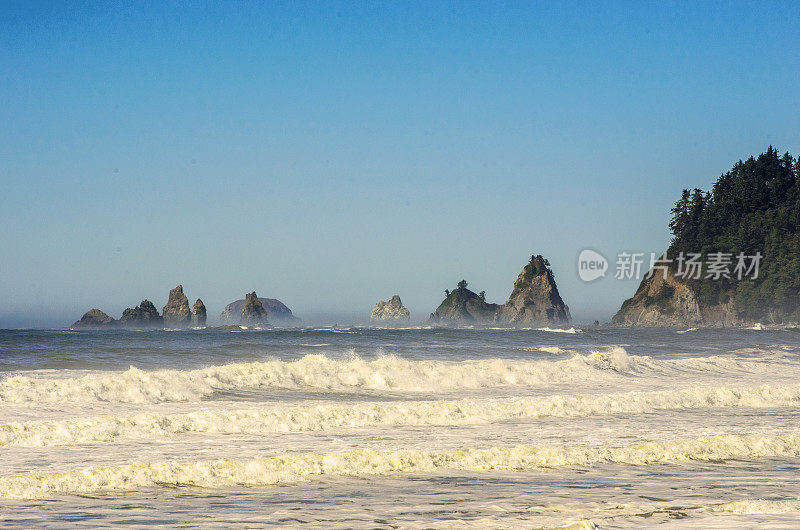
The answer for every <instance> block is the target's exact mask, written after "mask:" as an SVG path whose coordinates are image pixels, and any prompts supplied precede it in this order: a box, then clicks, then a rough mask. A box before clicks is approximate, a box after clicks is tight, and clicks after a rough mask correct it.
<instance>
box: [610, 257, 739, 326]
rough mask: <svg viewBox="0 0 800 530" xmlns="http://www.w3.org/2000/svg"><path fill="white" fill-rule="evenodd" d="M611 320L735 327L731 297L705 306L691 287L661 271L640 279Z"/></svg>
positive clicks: (629, 323) (628, 323)
mask: <svg viewBox="0 0 800 530" xmlns="http://www.w3.org/2000/svg"><path fill="white" fill-rule="evenodd" d="M611 323H612V324H615V325H618V326H664V327H679V326H737V325H742V324H743V322H742V321H741V320H740V318H739V317H738V316H737V314H736V310H735V307H734V305H733V299H732V298H729V299H728V300H727V301H725V302H720V303H718V304H714V305H704V304H702V303H701V302H700V297H699V295H698V293H697V291H696V289H695V287H694V286H692V285H690V284H689V283H687V282H684V281H681V279H679V278H676V277H675V276H674V275H673V274H672V273H671V272H670V273H669V274H667V275H666V278H665V277H664V274H663V271H659V272H657V273H656V274H653V275H652V276H651V277H649V278H647V277H645V279H643V280H642V283H640V284H639V288H638V289H637V290H636V294H634V295H633V297H632V298H629V299H627V300H625V301H624V302H623V303H622V307H621V308H620V310H619V311H617V314H616V315H614V317H613V318H612V319H611Z"/></svg>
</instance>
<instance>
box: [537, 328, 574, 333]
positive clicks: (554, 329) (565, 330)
mask: <svg viewBox="0 0 800 530" xmlns="http://www.w3.org/2000/svg"><path fill="white" fill-rule="evenodd" d="M536 331H549V332H550V333H581V330H579V329H576V328H568V329H562V328H539V329H537V330H536Z"/></svg>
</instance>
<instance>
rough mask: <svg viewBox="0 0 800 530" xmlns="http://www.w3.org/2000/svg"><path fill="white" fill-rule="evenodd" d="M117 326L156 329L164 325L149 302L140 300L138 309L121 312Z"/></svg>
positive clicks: (156, 310) (154, 307)
mask: <svg viewBox="0 0 800 530" xmlns="http://www.w3.org/2000/svg"><path fill="white" fill-rule="evenodd" d="M119 324H120V325H121V326H125V327H132V328H156V327H162V326H163V325H164V319H163V318H162V317H161V316H160V315H159V314H158V309H156V306H154V305H153V302H151V301H150V300H142V302H141V303H140V304H139V307H134V308H130V307H129V308H127V309H126V310H125V311H123V312H122V318H120V319H119Z"/></svg>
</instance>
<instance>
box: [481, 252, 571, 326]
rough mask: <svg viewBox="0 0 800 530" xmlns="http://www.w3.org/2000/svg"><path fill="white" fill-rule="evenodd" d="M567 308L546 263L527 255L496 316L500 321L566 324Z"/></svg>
mask: <svg viewBox="0 0 800 530" xmlns="http://www.w3.org/2000/svg"><path fill="white" fill-rule="evenodd" d="M569 321H570V314H569V308H568V307H567V306H566V305H565V304H564V300H562V299H561V295H560V294H559V293H558V287H556V281H555V278H554V277H553V271H552V270H550V263H549V262H548V261H547V260H546V259H544V258H543V257H542V256H531V260H530V262H529V263H528V264H527V265H525V267H524V268H523V269H522V272H521V273H519V276H518V277H517V281H516V282H514V290H513V291H511V296H510V297H509V298H508V301H507V302H506V303H505V304H503V307H502V308H501V309H500V312H499V313H498V316H497V322H498V323H501V324H511V325H515V326H519V325H536V324H556V325H558V324H567V323H568V322H569Z"/></svg>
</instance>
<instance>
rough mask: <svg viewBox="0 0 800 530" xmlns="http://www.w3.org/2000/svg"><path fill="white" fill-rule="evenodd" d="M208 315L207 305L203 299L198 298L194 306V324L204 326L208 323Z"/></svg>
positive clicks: (194, 325)
mask: <svg viewBox="0 0 800 530" xmlns="http://www.w3.org/2000/svg"><path fill="white" fill-rule="evenodd" d="M206 317H207V314H206V306H205V304H204V303H203V301H202V300H200V299H199V298H198V299H197V300H196V301H195V303H194V305H193V306H192V326H193V327H200V328H202V327H203V326H205V325H206Z"/></svg>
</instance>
